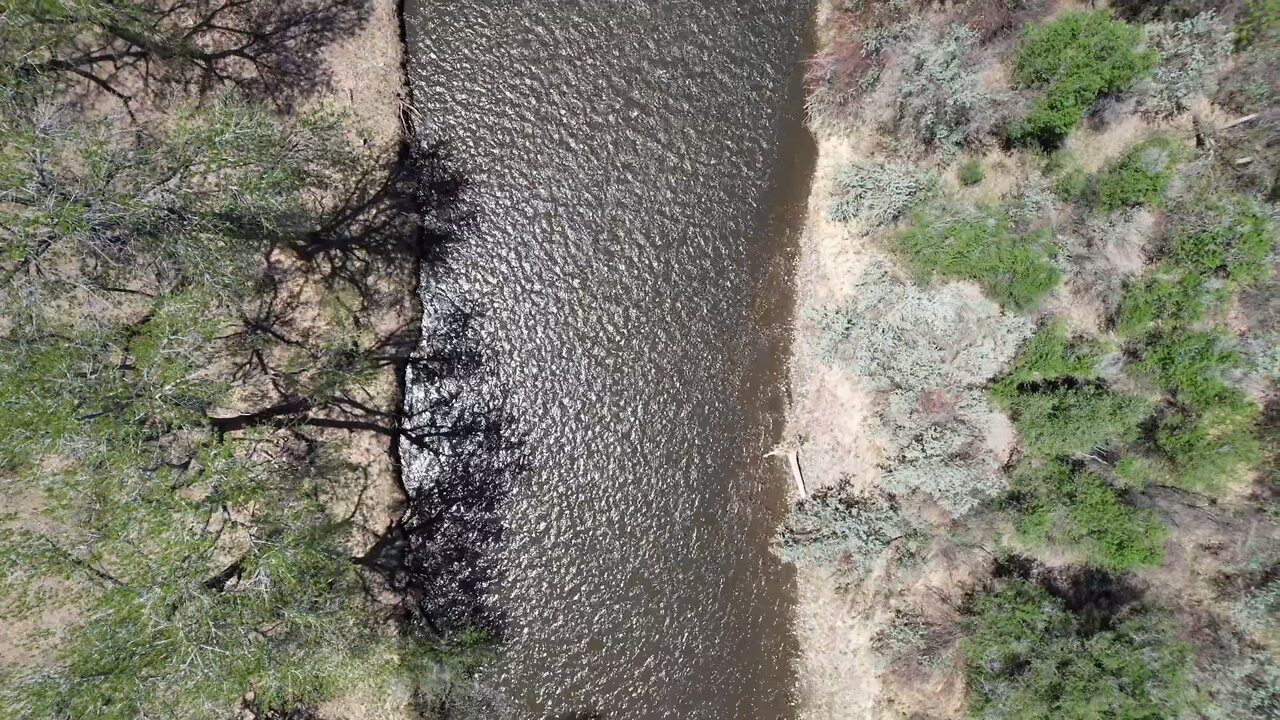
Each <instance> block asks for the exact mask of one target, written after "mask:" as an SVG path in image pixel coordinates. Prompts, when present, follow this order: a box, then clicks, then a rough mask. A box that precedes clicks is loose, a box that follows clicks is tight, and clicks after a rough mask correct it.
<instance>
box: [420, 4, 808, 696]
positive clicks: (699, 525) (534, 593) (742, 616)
mask: <svg viewBox="0 0 1280 720" xmlns="http://www.w3.org/2000/svg"><path fill="white" fill-rule="evenodd" d="M811 10H812V8H811V6H810V4H809V2H806V1H805V0H409V2H408V3H407V6H406V8H405V12H406V27H407V40H408V43H409V46H408V47H409V54H410V59H409V69H410V76H411V81H412V90H413V94H414V100H415V104H416V107H417V109H418V111H419V112H418V115H419V117H420V122H421V134H422V136H423V137H422V138H421V141H422V142H424V143H425V142H432V143H436V142H438V143H442V144H443V145H444V146H445V147H447V148H448V151H449V153H450V158H451V162H452V163H453V164H454V166H455V167H456V169H457V170H458V171H459V172H461V173H462V174H463V176H465V178H466V188H467V190H466V204H467V205H468V207H469V208H470V211H469V212H470V219H469V221H468V222H467V223H465V225H463V226H459V227H458V228H456V229H455V230H456V232H457V234H458V235H460V242H458V243H456V245H455V246H453V247H452V248H451V250H450V251H449V253H448V255H447V259H446V260H445V261H444V262H443V264H442V265H441V266H440V267H436V268H433V269H432V270H430V271H429V272H424V276H423V283H422V291H421V292H422V295H423V300H424V305H425V306H426V322H427V323H433V322H438V321H439V315H440V313H442V312H445V310H444V309H446V308H460V307H461V308H466V311H467V313H468V314H469V315H470V316H471V317H472V318H473V320H472V327H473V328H474V333H475V335H476V337H477V338H478V340H477V346H478V347H479V348H481V354H482V356H483V360H482V363H481V364H482V365H483V370H482V371H479V372H476V373H473V374H471V375H468V377H467V379H465V380H463V381H461V386H460V388H459V390H458V392H460V393H462V394H466V395H470V396H473V397H476V398H484V399H485V402H486V403H487V404H488V405H489V406H501V407H502V408H503V412H504V413H505V414H506V417H508V418H509V427H508V428H507V430H506V432H508V433H509V434H510V436H511V437H513V438H518V443H513V447H514V446H515V445H517V444H518V447H517V448H515V449H512V450H510V452H512V453H518V454H519V465H520V468H521V470H520V473H519V475H520V478H521V480H520V482H519V483H518V484H517V485H516V486H515V487H513V489H512V490H511V493H510V496H509V497H507V498H506V499H505V500H504V502H503V504H502V505H501V507H500V510H499V513H500V516H501V523H502V532H501V542H499V543H496V544H495V545H494V546H493V548H492V550H491V554H492V557H493V562H494V564H495V567H496V568H497V569H498V571H497V573H496V575H495V581H494V582H492V583H491V584H483V583H481V585H482V587H481V588H480V589H481V590H482V591H483V592H485V593H486V594H487V595H489V596H490V598H489V599H488V600H487V602H490V603H491V604H492V605H493V607H494V608H495V612H496V614H497V615H498V616H500V618H501V635H502V637H503V643H502V652H501V657H500V658H499V659H498V660H497V661H495V662H494V663H493V664H492V666H491V667H490V669H488V670H487V671H486V675H485V676H486V679H487V680H488V681H489V683H490V684H492V685H493V686H494V687H496V688H497V695H499V696H500V700H499V701H497V704H499V705H501V706H503V707H504V708H505V709H506V711H507V712H509V714H510V715H511V716H512V717H515V718H531V719H537V718H586V717H600V718H628V719H629V718H636V719H638V720H650V719H657V718H681V719H687V718H707V719H708V720H710V719H715V720H731V719H738V718H741V719H743V720H759V719H765V720H768V719H771V718H785V717H791V716H792V715H793V710H792V705H793V698H792V693H791V688H792V686H793V684H794V670H793V667H792V665H793V657H792V656H793V654H794V652H795V642H794V640H793V639H792V638H791V636H790V633H789V630H788V626H789V622H790V621H789V614H790V611H791V602H792V599H791V592H792V588H791V585H792V583H793V579H792V577H791V575H790V574H789V573H788V571H787V570H786V568H784V567H783V566H782V565H781V564H780V563H779V562H778V561H777V560H775V559H774V558H773V557H772V556H771V555H770V553H769V551H768V539H769V534H770V533H771V531H772V528H773V526H774V523H775V522H776V519H777V513H778V512H779V510H780V507H781V505H782V501H783V496H784V492H785V488H786V483H787V482H789V481H788V479H787V476H786V474H785V472H784V466H783V465H782V463H780V462H778V461H777V460H776V459H766V458H764V454H765V453H766V452H767V451H768V450H769V449H770V447H771V446H772V445H773V443H774V442H776V440H777V439H778V435H779V432H780V430H781V426H782V422H783V407H784V393H785V367H784V362H785V355H786V352H787V338H788V335H789V327H790V320H791V319H790V312H791V307H792V297H791V290H790V286H791V277H790V275H791V267H792V265H793V262H794V241H795V233H796V232H798V228H797V225H798V223H799V221H800V219H801V216H802V212H803V203H804V201H805V197H806V195H807V190H808V188H807V183H808V167H809V164H810V163H811V155H812V149H811V148H810V147H809V144H808V139H807V136H806V135H805V133H804V131H803V128H802V126H801V120H802V118H801V114H802V108H801V102H802V91H801V87H800V78H799V75H800V69H801V62H802V58H803V56H804V52H805V45H806V43H807V34H808V33H809V31H810V14H811ZM414 382H415V381H414V378H413V377H412V375H411V377H410V398H409V406H410V411H411V412H412V411H413V407H414V404H415V403H418V404H419V405H422V404H424V403H425V402H426V400H424V399H423V397H422V396H421V393H416V394H415V392H414V388H413V383H414ZM439 462H441V460H440V458H439V457H437V456H435V455H432V454H428V453H419V452H415V451H414V450H412V449H410V450H409V451H408V452H407V465H406V471H407V473H408V475H409V476H414V475H415V473H416V474H417V475H418V476H419V477H421V478H428V480H424V482H426V481H429V477H430V475H431V468H430V467H428V466H430V465H432V464H433V463H439Z"/></svg>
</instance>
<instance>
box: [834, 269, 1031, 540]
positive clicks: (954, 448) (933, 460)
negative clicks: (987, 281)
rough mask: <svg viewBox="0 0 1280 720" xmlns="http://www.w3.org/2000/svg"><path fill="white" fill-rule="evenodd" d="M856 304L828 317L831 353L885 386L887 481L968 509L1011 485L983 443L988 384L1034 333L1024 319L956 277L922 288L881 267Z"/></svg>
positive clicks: (951, 508)
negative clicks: (959, 282) (956, 282)
mask: <svg viewBox="0 0 1280 720" xmlns="http://www.w3.org/2000/svg"><path fill="white" fill-rule="evenodd" d="M852 297H853V300H852V301H851V302H850V304H849V305H847V306H845V307H843V308H839V309H837V310H832V311H828V312H827V313H826V314H825V315H824V316H823V317H822V318H821V319H820V322H821V323H822V325H823V326H824V327H823V339H824V344H825V346H826V347H825V349H824V356H825V359H826V360H827V361H828V362H832V363H835V364H838V365H841V366H843V367H846V368H848V369H849V370H851V371H853V372H855V373H857V374H858V375H860V376H861V377H863V378H865V379H866V381H867V382H868V384H869V385H870V386H871V387H873V388H875V389H877V390H879V391H882V392H884V393H885V394H886V395H887V400H886V402H884V404H883V405H881V406H880V407H878V408H877V413H878V415H879V420H880V426H881V428H882V429H883V430H884V435H885V437H884V445H885V457H886V460H885V464H886V468H885V470H886V485H887V486H888V487H890V488H892V489H893V490H894V491H895V492H901V493H909V492H919V493H924V494H926V495H928V496H929V497H930V498H932V499H933V500H934V501H936V502H937V503H938V504H939V505H941V506H942V507H943V508H944V509H946V510H947V511H948V512H950V513H952V514H953V515H963V514H965V513H967V512H970V511H971V510H973V509H974V508H976V507H977V506H978V505H979V504H981V503H982V502H983V501H985V500H987V499H990V498H992V497H995V496H996V495H998V494H999V493H1001V492H1003V491H1004V489H1005V482H1004V479H1003V477H1002V475H1001V473H1000V471H999V462H1000V461H999V459H998V458H996V457H995V456H994V453H991V452H990V451H987V450H985V449H984V447H985V446H984V435H983V433H984V431H983V428H984V427H986V426H987V425H988V424H989V422H990V421H991V415H992V412H993V411H992V410H991V407H990V404H989V402H988V401H987V399H986V397H985V393H984V392H983V391H982V389H981V387H982V386H983V385H984V384H985V383H986V382H987V381H988V380H989V379H990V378H991V376H992V375H994V374H995V373H997V372H999V370H1000V368H1001V367H1002V366H1003V365H1004V364H1005V363H1007V362H1008V361H1009V359H1010V358H1012V357H1013V355H1014V353H1015V352H1017V348H1018V345H1019V344H1020V343H1021V342H1022V341H1023V340H1024V339H1026V337H1027V336H1028V335H1029V334H1030V333H1031V325H1030V323H1029V322H1027V321H1026V320H1024V319H1022V318H1019V317H1016V316H1009V315H1005V314H1004V313H1002V312H1000V308H999V307H998V306H997V305H996V304H995V303H993V302H991V301H990V300H987V299H986V298H983V297H981V296H978V295H976V294H975V293H973V292H971V291H967V290H965V289H964V288H962V287H960V286H958V285H946V286H944V287H941V288H923V287H916V286H913V285H907V284H904V283H901V282H898V281H897V280H895V279H893V278H892V277H891V276H890V275H889V272H888V269H887V268H886V267H885V266H883V265H875V266H872V267H871V268H870V269H868V270H867V272H866V273H865V274H864V275H863V277H862V279H861V280H860V281H859V283H858V285H857V288H856V289H855V292H854V293H853V294H852Z"/></svg>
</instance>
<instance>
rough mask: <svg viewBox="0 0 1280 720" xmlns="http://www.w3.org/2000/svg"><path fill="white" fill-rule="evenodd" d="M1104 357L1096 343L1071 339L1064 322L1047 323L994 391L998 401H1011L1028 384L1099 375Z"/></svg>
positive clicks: (1019, 352)
mask: <svg viewBox="0 0 1280 720" xmlns="http://www.w3.org/2000/svg"><path fill="white" fill-rule="evenodd" d="M1101 357H1102V351H1101V348H1100V347H1099V346H1097V345H1096V344H1095V343H1090V342H1081V341H1076V340H1073V339H1071V338H1068V337H1067V336H1066V333H1064V332H1063V330H1062V326H1061V325H1058V324H1049V325H1046V326H1045V327H1043V328H1041V329H1040V330H1039V331H1038V332H1036V334H1035V335H1033V336H1031V339H1030V340H1028V341H1027V342H1026V344H1025V345H1023V346H1022V348H1021V349H1020V350H1019V351H1018V356H1017V357H1016V358H1014V361H1013V363H1012V364H1011V365H1010V366H1009V369H1008V370H1006V371H1005V374H1004V376H1003V377H1001V378H1000V380H999V381H997V382H996V383H995V384H994V385H992V394H993V395H994V396H995V397H996V398H997V399H998V400H1001V401H1009V400H1012V399H1013V398H1014V397H1016V396H1017V394H1018V390H1019V387H1021V386H1024V385H1036V384H1040V383H1044V382H1046V381H1052V380H1059V379H1062V378H1081V379H1091V378H1095V377H1097V376H1098V370H1097V365H1098V361H1099V360H1100V359H1101Z"/></svg>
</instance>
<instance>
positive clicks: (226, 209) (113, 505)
mask: <svg viewBox="0 0 1280 720" xmlns="http://www.w3.org/2000/svg"><path fill="white" fill-rule="evenodd" d="M363 7H364V6H363V5H362V4H351V3H347V4H342V3H321V2H307V1H304V2H297V3H274V2H256V1H254V0H250V1H249V2H240V3H227V4H225V5H224V4H216V3H207V2H201V1H197V2H187V3H177V4H174V3H156V4H152V3H132V2H129V3H123V2H105V1H99V0H77V1H76V2H69V1H68V2H58V1H42V0H37V1H27V0H11V1H7V2H3V3H0V10H3V15H0V618H2V620H0V625H3V626H4V628H5V629H4V631H3V636H0V651H3V652H0V658H2V659H3V664H2V665H0V716H4V717H13V718H25V719H28V720H41V719H48V720H54V719H58V718H77V720H108V719H119V720H125V719H130V720H132V719H134V718H143V717H157V718H158V717H163V718H193V719H194V718H231V717H252V718H285V717H289V718H301V717H308V718H310V717H315V718H320V717H343V718H357V717H375V716H378V717H394V716H398V715H399V714H400V713H403V712H408V711H409V710H411V709H413V708H415V707H416V708H417V709H419V710H422V711H423V712H435V711H436V710H438V708H439V702H438V699H439V698H440V697H441V696H442V695H444V694H447V693H449V692H451V689H452V688H453V687H461V686H464V685H465V684H466V683H467V677H468V674H469V672H470V669H471V668H472V666H473V665H474V664H475V662H476V661H477V660H478V659H480V658H481V657H482V656H483V654H484V647H485V639H486V633H487V628H486V627H484V626H483V625H482V624H481V623H478V622H469V621H467V620H466V619H465V617H466V616H465V613H457V612H453V613H450V612H446V611H445V609H443V608H441V607H439V606H438V605H435V604H433V602H432V601H431V599H429V598H426V597H423V596H421V595H419V594H417V591H416V590H415V588H421V587H426V586H428V585H429V584H430V583H429V582H428V580H427V576H428V575H430V573H429V572H427V570H426V569H428V568H431V567H434V565H433V564H435V560H434V559H432V558H428V557H425V556H424V555H423V552H424V551H427V552H429V551H431V550H432V549H431V548H429V542H430V541H431V540H432V538H431V536H430V535H429V528H428V529H427V530H425V531H424V530H423V528H424V525H425V524H424V523H423V520H422V518H424V517H427V516H429V515H430V513H431V512H432V508H431V507H429V506H425V505H423V504H422V503H423V501H422V500H421V499H420V498H415V497H413V496H411V495H410V493H408V492H407V491H406V489H405V488H404V486H403V485H402V484H400V482H399V478H398V477H397V474H396V467H397V462H398V459H397V458H396V456H395V455H396V451H397V448H398V447H399V443H401V442H418V441H421V439H422V438H424V437H426V436H429V435H432V434H439V433H443V432H445V431H446V430H449V431H453V430H457V431H459V432H463V430H461V429H457V428H454V429H452V430H450V429H449V428H445V427H437V426H436V425H435V424H433V423H434V422H436V421H435V419H434V418H411V419H405V420H401V419H398V416H399V412H400V411H399V400H400V397H399V392H398V388H397V378H398V377H399V376H400V374H402V373H403V372H404V371H405V370H406V368H407V367H408V366H409V365H410V364H411V362H415V361H412V360H411V359H410V356H409V352H410V349H411V348H412V346H413V343H414V340H415V338H416V333H411V332H410V331H411V330H414V329H416V326H417V320H416V318H415V316H414V314H413V311H412V308H409V307H406V306H404V305H403V304H402V301H401V300H400V299H399V298H403V297H408V296H410V295H411V294H412V293H411V289H412V287H413V282H414V279H413V272H414V270H415V269H416V265H417V261H418V260H420V259H422V257H423V253H424V251H425V250H426V249H427V247H428V245H427V243H426V236H425V235H424V234H423V232H422V223H421V220H420V219H419V218H418V217H417V210H416V209H415V208H414V206H415V205H417V202H421V203H422V204H423V206H424V207H425V206H427V204H428V203H429V202H430V201H432V200H434V201H436V202H439V203H441V204H445V203H447V201H448V200H449V198H448V197H447V193H446V194H437V195H434V196H431V195H428V194H426V193H423V194H420V195H417V196H416V198H414V196H415V193H414V192H413V191H412V190H411V185H410V184H409V182H410V181H409V179H408V178H409V176H407V175H406V174H405V165H404V162H403V161H405V160H406V159H407V158H408V157H409V156H408V155H405V154H403V152H402V151H403V150H404V149H405V148H407V145H404V144H403V143H404V142H405V141H404V139H402V138H381V139H377V138H374V137H373V136H372V135H371V134H370V133H368V132H366V131H364V130H362V129H361V126H360V123H359V121H358V120H357V119H356V118H355V117H353V116H352V115H350V114H349V113H346V112H342V111H338V110H334V109H330V107H329V106H328V105H327V104H326V103H325V102H323V99H324V98H323V89H324V87H325V83H326V81H327V79H328V69H327V67H326V65H325V63H324V62H323V54H322V53H321V50H322V49H323V48H324V47H325V46H326V45H328V44H329V43H330V42H332V41H334V40H335V39H337V38H339V37H342V36H343V35H344V34H347V33H350V32H351V31H352V30H353V29H355V28H357V27H359V26H360V23H361V22H363V19H364V13H365V12H366V11H365V10H364V9H362V8H363ZM390 41H391V42H394V39H391V40H390ZM410 198H414V202H409V200H410ZM447 365H448V363H447V362H446V360H445V359H443V358H442V359H439V362H438V363H436V364H435V365H434V366H433V370H434V372H435V376H437V377H441V376H443V375H444V374H446V373H447V372H450V370H448V369H447V368H446V366H447ZM453 502H456V501H451V503H450V506H451V507H452V506H453ZM414 528H417V531H416V532H415V531H414ZM392 548H394V551H393V552H392V551H389V550H390V549H392ZM453 609H454V610H456V609H457V608H456V607H455V608H453ZM343 703H347V704H346V705H343ZM344 707H345V708H346V709H342V708H344ZM334 708H337V709H334ZM359 708H363V709H359Z"/></svg>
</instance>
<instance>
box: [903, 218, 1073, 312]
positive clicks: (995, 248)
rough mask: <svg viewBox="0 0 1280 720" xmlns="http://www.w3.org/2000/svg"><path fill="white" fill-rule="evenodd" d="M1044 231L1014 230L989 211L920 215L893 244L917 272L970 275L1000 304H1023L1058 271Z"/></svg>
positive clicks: (1053, 281) (1049, 285) (1039, 294)
mask: <svg viewBox="0 0 1280 720" xmlns="http://www.w3.org/2000/svg"><path fill="white" fill-rule="evenodd" d="M1049 237H1050V236H1049V233H1048V231H1036V232H1030V233H1024V232H1020V231H1018V230H1016V229H1015V228H1014V227H1013V225H1012V224H1011V223H1010V222H1009V220H1008V219H1006V218H1004V217H1001V216H999V215H997V214H994V213H987V214H984V215H979V216H974V217H968V218H960V219H954V220H949V219H948V220H944V219H939V218H936V217H933V216H930V215H921V216H919V217H917V218H916V220H915V223H914V224H913V225H912V227H910V228H909V229H907V230H906V231H904V232H902V233H900V234H899V235H898V237H897V239H896V246H897V248H898V250H900V251H901V252H902V253H903V254H904V255H905V256H906V258H907V261H908V262H909V263H910V265H911V266H912V268H913V269H914V270H915V271H916V272H917V273H918V274H920V275H922V276H926V277H927V276H930V275H933V274H935V273H936V274H937V275H939V276H941V277H943V278H945V279H949V280H972V281H974V282H976V283H978V284H979V285H981V286H982V288H983V289H984V290H985V291H986V292H987V294H988V295H990V296H991V297H992V299H994V300H996V301H997V302H999V303H1000V304H1001V305H1004V306H1006V307H1010V308H1013V309H1015V310H1026V309H1029V308H1031V307H1034V306H1035V305H1036V304H1037V303H1039V302H1040V301H1041V300H1043V299H1044V298H1045V296H1046V295H1048V294H1049V292H1050V291H1052V290H1053V288H1054V287H1055V286H1057V284H1058V281H1059V280H1061V277H1062V274H1061V273H1060V272H1059V271H1058V269H1057V268H1056V267H1054V266H1053V264H1052V263H1051V262H1050V261H1049V257H1050V253H1051V252H1052V251H1053V249H1054V248H1053V245H1052V243H1051V242H1050V240H1049Z"/></svg>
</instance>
